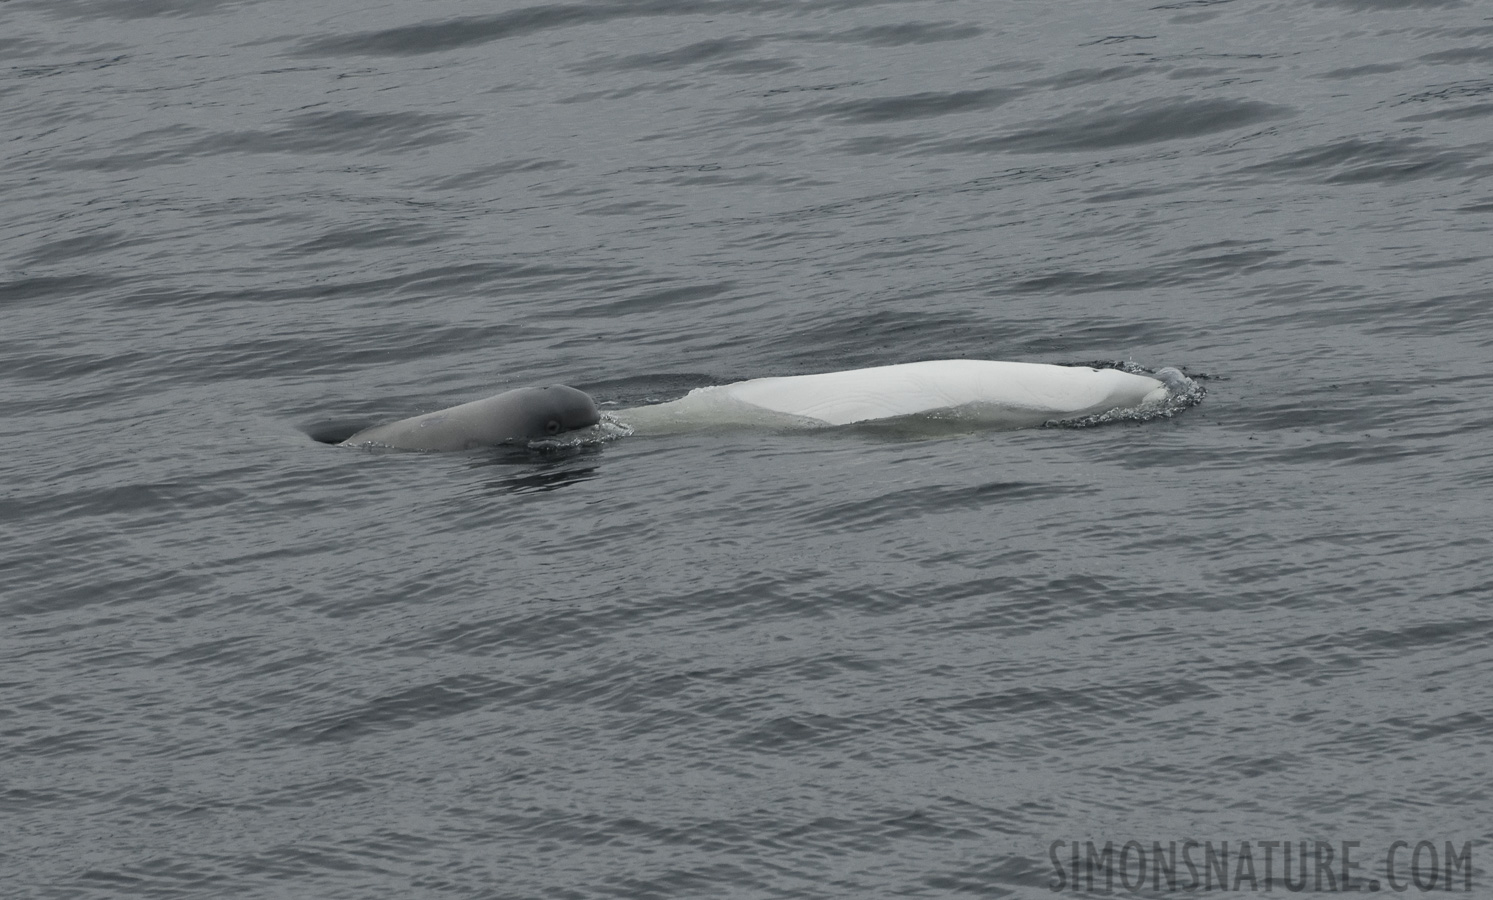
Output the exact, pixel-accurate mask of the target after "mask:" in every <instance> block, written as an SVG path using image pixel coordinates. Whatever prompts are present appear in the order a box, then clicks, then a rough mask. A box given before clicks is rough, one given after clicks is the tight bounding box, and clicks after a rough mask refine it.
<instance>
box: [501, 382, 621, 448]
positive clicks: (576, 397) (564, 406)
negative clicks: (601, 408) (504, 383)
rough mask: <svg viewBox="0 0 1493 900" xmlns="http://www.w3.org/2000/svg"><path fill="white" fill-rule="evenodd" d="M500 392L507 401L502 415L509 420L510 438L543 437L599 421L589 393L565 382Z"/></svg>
mask: <svg viewBox="0 0 1493 900" xmlns="http://www.w3.org/2000/svg"><path fill="white" fill-rule="evenodd" d="M501 396H502V397H503V398H504V399H505V400H507V401H508V404H509V407H508V408H504V409H503V410H502V411H501V416H502V417H503V418H504V420H505V421H506V422H509V423H512V426H511V428H510V431H511V432H512V437H513V438H527V439H529V440H533V441H537V440H543V439H544V438H548V437H554V436H555V435H557V434H561V433H563V432H566V431H573V430H575V429H577V428H589V427H590V426H592V425H595V424H596V423H597V422H600V421H601V413H600V412H598V411H597V409H596V402H595V401H594V400H592V399H591V395H589V394H587V393H586V392H585V391H578V390H576V389H575V388H573V387H569V386H567V385H563V384H552V385H549V386H548V387H536V388H519V389H517V390H513V391H509V392H507V393H506V394H503V395H501Z"/></svg>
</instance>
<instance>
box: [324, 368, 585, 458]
mask: <svg viewBox="0 0 1493 900" xmlns="http://www.w3.org/2000/svg"><path fill="white" fill-rule="evenodd" d="M599 421H601V414H600V413H598V412H597V410H596V403H595V402H594V401H592V399H591V396H590V395H589V394H587V393H586V392H584V391H578V390H576V389H575V388H573V387H566V386H565V385H563V384H553V385H550V386H549V387H526V388H518V389H516V390H511V391H504V392H503V393H501V394H497V395H495V396H492V397H488V398H486V399H483V400H473V401H472V402H471V403H463V404H461V405H460V406H453V407H450V408H449V409H440V410H436V411H435V412H431V413H425V414H424V415H421V416H413V417H411V418H408V419H400V420H399V421H398V422H390V423H389V424H387V425H375V426H374V427H372V428H365V429H363V430H362V431H360V432H358V433H357V434H355V435H353V436H352V437H350V438H348V439H347V440H345V441H343V442H342V444H341V446H344V447H387V448H390V449H394V450H428V451H451V450H473V449H476V448H478V447H494V446H497V445H499V444H517V443H527V442H529V441H537V440H543V439H545V438H552V437H554V436H556V435H558V434H561V433H563V432H566V431H572V430H574V429H577V428H587V427H589V426H591V425H595V424H596V423H597V422H599Z"/></svg>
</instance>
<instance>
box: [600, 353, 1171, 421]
mask: <svg viewBox="0 0 1493 900" xmlns="http://www.w3.org/2000/svg"><path fill="white" fill-rule="evenodd" d="M1195 389H1196V385H1195V384H1194V383H1193V382H1192V381H1191V379H1189V378H1187V376H1185V375H1183V374H1182V372H1181V371H1179V370H1177V369H1174V368H1171V367H1167V368H1164V369H1161V370H1159V371H1157V372H1156V373H1154V375H1139V374H1135V373H1132V372H1127V371H1122V370H1120V369H1095V368H1091V367H1089V366H1058V365H1049V364H1045V363H1021V362H995V361H990V360H974V359H947V360H930V361H927V362H915V363H903V364H900V365H890V366H876V367H873V368H868V369H851V370H848V371H843V372H826V373H823V374H819V375H790V376H785V377H777V378H754V379H752V380H750V381H738V382H735V383H733V384H723V385H716V386H713V387H703V388H696V389H695V390H693V391H690V392H689V394H687V395H685V396H684V397H681V398H680V399H678V400H673V401H670V402H668V403H659V404H654V405H651V406H638V407H633V408H631V409H624V410H620V411H618V412H617V413H616V414H615V415H616V417H617V418H618V419H619V420H620V421H621V422H623V423H624V424H626V425H627V426H628V427H630V428H632V429H633V430H634V432H637V433H649V432H660V431H664V432H666V431H677V430H687V429H694V428H700V427H711V426H731V425H768V426H777V427H794V426H800V427H826V426H837V425H855V424H859V423H870V422H878V421H884V420H897V419H906V418H909V417H918V416H922V417H936V418H950V419H957V420H958V421H960V422H962V423H969V424H973V425H980V426H984V427H994V428H1030V427H1034V426H1038V425H1042V424H1044V423H1047V422H1053V421H1066V420H1077V419H1084V418H1087V417H1092V416H1099V415H1103V414H1105V413H1110V412H1115V411H1123V410H1136V409H1145V408H1147V407H1153V408H1159V407H1161V406H1162V405H1163V404H1166V403H1168V402H1171V401H1174V400H1177V399H1179V398H1182V397H1184V396H1187V395H1189V394H1190V392H1191V391H1193V390H1195Z"/></svg>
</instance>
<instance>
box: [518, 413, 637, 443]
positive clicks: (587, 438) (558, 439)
mask: <svg viewBox="0 0 1493 900" xmlns="http://www.w3.org/2000/svg"><path fill="white" fill-rule="evenodd" d="M632 433H633V431H632V428H631V427H630V426H628V425H627V424H625V423H624V422H622V421H621V420H620V419H618V418H617V417H616V416H614V415H612V414H611V413H605V412H604V413H602V414H601V421H600V422H597V423H596V424H595V425H592V426H590V427H589V428H577V429H575V430H574V431H567V432H565V433H563V434H560V435H557V436H555V437H547V438H542V439H540V440H537V441H529V443H528V444H527V445H526V446H527V447H528V448H529V449H530V450H538V451H540V452H543V453H553V452H556V451H564V450H580V449H583V448H586V447H599V446H601V445H603V444H609V443H611V442H612V441H615V440H617V439H618V438H625V437H630V436H631V435H632Z"/></svg>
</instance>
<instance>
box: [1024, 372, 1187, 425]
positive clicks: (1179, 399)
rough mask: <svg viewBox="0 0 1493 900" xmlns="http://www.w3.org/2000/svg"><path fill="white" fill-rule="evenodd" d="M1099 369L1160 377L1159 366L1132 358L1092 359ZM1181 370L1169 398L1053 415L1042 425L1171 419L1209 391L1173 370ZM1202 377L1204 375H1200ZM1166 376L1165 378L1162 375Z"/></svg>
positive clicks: (1099, 423) (1182, 373) (1171, 384)
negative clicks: (1063, 416) (1152, 367)
mask: <svg viewBox="0 0 1493 900" xmlns="http://www.w3.org/2000/svg"><path fill="white" fill-rule="evenodd" d="M1089 365H1091V366H1093V367H1094V368H1096V369H1119V370H1120V371H1122V372H1129V373H1130V374H1132V375H1144V376H1146V377H1147V378H1157V377H1160V376H1159V375H1158V372H1160V371H1164V370H1158V371H1157V372H1152V371H1150V370H1148V369H1144V368H1142V367H1140V366H1138V365H1136V364H1135V363H1132V362H1119V361H1115V362H1093V363H1089ZM1174 371H1176V372H1178V373H1180V374H1181V376H1182V377H1181V380H1180V381H1175V382H1168V384H1167V392H1166V399H1164V400H1161V401H1159V402H1156V403H1143V404H1141V405H1140V406H1133V407H1130V408H1128V409H1111V410H1109V411H1108V412H1102V413H1098V414H1096V415H1092V416H1079V417H1077V418H1073V419H1053V420H1051V421H1049V422H1044V423H1042V427H1043V428H1091V427H1093V426H1095V425H1108V424H1110V423H1111V422H1149V421H1151V420H1153V419H1170V418H1171V417H1172V416H1174V415H1176V414H1177V413H1179V412H1181V411H1182V410H1184V409H1187V408H1188V407H1192V406H1197V405H1198V404H1199V403H1201V402H1203V396H1204V395H1206V394H1207V393H1208V391H1207V389H1206V388H1204V387H1203V386H1202V384H1200V383H1199V382H1198V381H1197V380H1196V379H1195V378H1192V377H1190V376H1188V375H1187V374H1186V373H1185V372H1182V370H1181V369H1176V370H1174ZM1199 377H1201V376H1199ZM1162 380H1164V381H1165V380H1166V379H1162Z"/></svg>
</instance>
